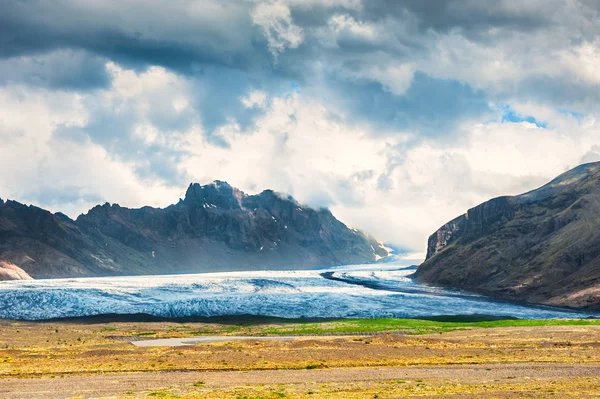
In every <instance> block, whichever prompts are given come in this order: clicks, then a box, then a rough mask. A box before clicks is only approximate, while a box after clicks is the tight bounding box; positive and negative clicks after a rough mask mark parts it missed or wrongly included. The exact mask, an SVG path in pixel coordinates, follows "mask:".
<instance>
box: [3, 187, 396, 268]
mask: <svg viewBox="0 0 600 399" xmlns="http://www.w3.org/2000/svg"><path fill="white" fill-rule="evenodd" d="M386 256H388V252H387V250H386V249H385V248H384V246H383V245H381V244H379V243H378V242H377V241H376V240H375V239H374V238H373V237H371V236H369V235H367V234H365V233H363V232H361V231H359V230H355V229H349V228H348V227H346V226H345V225H344V224H343V223H342V222H340V221H338V220H337V219H336V218H335V217H334V216H333V215H332V214H331V212H330V211H329V210H327V209H319V210H315V209H311V208H309V207H306V206H302V205H300V204H299V203H298V202H296V201H295V200H294V199H293V198H292V197H290V196H287V195H282V194H279V193H276V192H274V191H272V190H265V191H263V192H262V193H260V194H257V195H246V194H245V193H243V192H242V191H240V190H238V189H236V188H233V187H231V186H230V185H229V184H227V183H225V182H221V181H215V182H214V183H212V184H208V185H204V186H201V185H199V184H190V186H189V188H188V189H187V192H186V194H185V198H184V199H183V200H179V202H178V203H177V204H175V205H171V206H168V207H166V208H164V209H158V208H151V207H143V208H140V209H129V208H124V207H121V206H119V205H117V204H113V205H110V204H108V203H106V204H104V205H98V206H96V207H94V208H92V209H91V210H90V211H89V212H88V213H87V214H85V215H81V216H79V217H78V218H77V219H76V220H72V219H70V218H68V217H67V216H66V215H64V214H62V213H55V214H53V213H51V212H48V211H46V210H44V209H41V208H38V207H35V206H26V205H23V204H20V203H18V202H16V201H10V200H9V201H6V202H4V201H2V200H0V260H2V261H6V262H11V263H13V264H14V265H17V266H18V267H20V268H21V269H23V270H24V271H25V272H26V273H27V274H29V275H30V276H31V277H33V278H58V277H84V276H114V275H144V274H170V273H197V272H207V271H228V270H260V269H273V268H279V269H284V268H285V269H289V268H314V267H318V266H332V265H341V264H353V263H368V262H374V261H376V260H378V259H380V258H383V257H386Z"/></svg>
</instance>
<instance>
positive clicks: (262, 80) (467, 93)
mask: <svg viewBox="0 0 600 399" xmlns="http://www.w3.org/2000/svg"><path fill="white" fill-rule="evenodd" d="M269 4H274V3H273V2H271V3H269ZM286 4H288V6H289V9H290V13H291V14H290V15H291V21H284V23H282V26H283V27H284V28H285V27H289V25H290V23H293V24H295V25H297V26H298V27H299V28H301V30H302V35H303V37H302V41H301V43H300V44H299V45H297V46H290V47H291V48H284V49H283V51H279V52H277V57H275V56H274V54H273V49H272V48H270V47H269V39H268V38H267V37H265V34H264V31H263V30H262V29H261V27H260V26H258V25H257V24H256V23H255V21H254V20H253V11H254V7H255V5H256V3H255V2H251V1H243V0H237V1H236V0H224V1H214V2H213V1H201V2H188V1H166V0H164V1H163V0H161V1H154V2H147V1H142V0H124V1H119V2H104V1H85V2H81V1H75V0H57V1H52V2H50V1H45V0H14V1H7V2H4V3H3V7H2V12H0V58H2V59H1V60H0V74H1V75H2V77H0V82H2V83H3V84H11V83H15V82H17V83H18V82H22V83H26V84H30V85H35V86H45V87H49V88H52V89H68V90H85V89H87V88H97V87H106V86H108V85H109V83H110V79H109V77H108V75H107V73H106V69H105V68H103V64H104V63H105V62H106V61H112V62H115V63H117V64H118V65H120V66H121V67H124V68H131V69H134V70H136V71H144V70H145V69H146V68H148V67H150V66H153V65H159V66H162V67H164V68H167V69H169V70H171V71H174V72H176V73H179V74H181V75H185V76H186V78H188V79H189V81H190V85H191V86H192V87H194V94H193V96H192V102H193V104H192V105H193V107H194V110H193V111H186V112H185V113H183V114H179V113H174V112H173V110H172V108H171V106H170V104H169V101H167V100H168V99H160V98H157V99H153V100H152V101H154V102H157V104H155V106H154V107H153V109H154V110H155V111H154V112H153V113H152V115H151V116H150V120H151V122H152V123H153V124H154V125H155V126H156V128H157V129H159V130H164V131H183V130H186V129H187V128H189V127H190V126H191V125H193V124H196V123H199V124H201V125H202V126H203V128H204V131H205V133H206V135H207V136H208V138H209V139H210V140H211V141H212V142H213V143H217V144H219V145H222V146H227V142H226V141H224V140H223V139H222V138H221V137H220V136H219V135H218V132H217V131H218V128H219V127H220V126H223V125H224V124H227V123H232V122H233V123H237V124H238V125H239V126H240V128H241V130H251V127H252V125H253V124H254V123H255V121H256V120H257V118H258V117H259V116H260V115H261V114H262V110H261V109H259V108H248V107H245V106H244V105H243V104H242V103H241V101H240V98H241V97H243V96H244V95H246V94H247V93H248V92H249V91H250V90H263V91H265V92H266V93H267V94H268V95H280V94H282V93H284V92H285V91H286V89H287V90H288V91H289V88H290V84H292V83H293V84H299V85H300V87H301V88H305V89H307V92H308V91H310V92H311V93H316V94H317V96H321V97H323V98H327V97H329V96H331V95H332V94H333V95H334V97H335V98H328V99H327V100H328V101H331V102H333V103H335V104H337V105H340V106H341V107H342V108H343V110H344V111H346V113H347V114H349V115H351V118H352V120H353V121H355V122H359V123H367V124H371V125H373V126H375V127H377V129H376V130H378V131H381V130H386V131H390V130H395V129H400V130H411V131H414V132H416V133H418V135H419V136H425V137H431V136H440V135H448V134H452V132H453V130H454V129H455V128H456V127H457V126H459V125H460V123H461V122H462V121H464V120H466V119H470V118H474V117H476V116H478V115H480V116H483V115H486V114H487V113H488V112H489V111H490V110H489V106H488V105H487V104H488V102H490V101H491V100H498V98H499V97H504V98H508V97H510V98H528V97H529V96H532V95H533V94H532V93H534V92H535V93H536V94H535V96H538V98H539V97H543V101H547V102H555V101H556V98H558V97H557V96H559V95H560V94H561V93H564V94H566V95H567V96H568V97H569V98H574V99H575V98H578V97H579V98H587V97H585V96H588V94H585V93H587V92H589V96H593V93H592V92H593V91H594V90H596V88H597V87H596V86H594V85H592V86H590V85H588V86H587V87H588V88H587V89H586V82H582V83H581V84H576V85H573V84H570V82H569V81H566V80H564V79H562V80H561V79H560V78H558V79H557V78H556V76H550V75H548V76H549V77H546V76H545V75H543V74H538V75H539V76H529V77H527V78H526V80H525V83H524V84H523V85H522V86H521V87H518V88H517V89H516V91H515V89H514V86H513V87H512V88H511V90H512V91H510V92H509V90H507V93H504V91H503V90H502V89H500V90H497V92H496V93H489V92H486V89H485V88H483V89H482V88H478V89H475V88H474V87H471V86H469V83H468V82H465V81H460V82H459V81H458V80H455V79H453V78H451V77H450V78H448V77H444V78H439V77H438V78H436V77H435V76H431V74H428V73H427V72H425V71H419V69H418V68H419V67H416V74H415V75H414V78H413V79H412V81H410V82H408V88H407V90H406V91H405V92H404V93H397V92H396V93H395V92H393V91H390V89H389V87H386V86H385V84H384V83H385V82H383V81H382V79H379V80H378V79H377V77H376V76H375V77H374V76H373V75H372V74H370V71H372V70H373V68H378V67H380V66H381V65H384V66H390V65H392V66H394V65H403V64H411V63H419V62H421V68H423V65H425V66H426V65H427V60H429V62H431V63H435V62H436V61H435V60H436V57H437V56H438V55H439V54H438V53H439V52H440V51H447V50H452V48H450V49H440V48H439V47H438V46H437V45H436V40H439V38H440V37H442V36H443V35H445V34H448V33H449V32H452V33H453V34H456V35H459V36H460V37H465V38H467V39H468V41H469V42H468V44H469V45H475V44H477V45H481V46H483V48H486V49H495V48H496V47H498V46H499V48H498V53H500V54H502V53H507V54H510V51H511V49H510V48H508V49H507V48H503V47H501V46H503V44H502V42H501V40H503V39H505V38H511V37H514V36H515V35H517V36H519V35H521V36H523V38H525V37H529V36H527V35H534V34H535V33H536V32H538V31H541V32H545V30H546V31H548V32H552V33H556V32H558V33H560V32H563V31H564V32H570V33H566V34H565V35H564V37H563V36H560V35H558V33H556V35H558V36H548V37H552V43H555V42H556V43H557V44H556V45H557V46H558V45H572V44H574V43H577V41H578V40H583V39H584V38H588V37H592V38H593V37H594V35H595V34H598V32H600V30H599V28H598V23H597V19H595V17H597V10H598V2H597V1H593V0H582V2H581V3H577V2H566V1H563V0H543V1H542V0H530V1H527V2H522V1H513V0H502V1H496V2H483V1H479V0H429V1H423V0H405V1H393V0H369V1H363V2H362V4H361V6H360V7H352V6H344V5H342V4H341V3H340V4H337V5H333V6H329V5H325V4H311V5H307V4H306V3H304V2H299V1H295V2H291V1H290V2H286ZM337 17H341V18H342V20H341V21H342V23H346V25H344V26H342V25H340V26H337V27H335V26H333V25H332V20H333V19H335V18H337ZM344 18H345V19H344ZM344 21H345V22H344ZM334 22H335V21H334ZM557 24H558V26H560V27H561V29H556V27H557ZM357 27H358V28H360V29H358V28H357ZM361 29H362V30H361ZM553 29H554V30H553ZM267 31H269V32H271V33H272V34H274V35H277V32H276V29H274V28H273V27H272V26H271V27H267ZM561 34H562V33H561ZM519 37H520V36H519ZM531 37H532V45H537V44H538V43H536V42H534V41H533V40H534V39H535V40H540V39H539V38H537V37H534V36H531ZM540 37H541V38H542V39H543V40H544V42H547V41H548V40H546V37H545V36H544V35H541V36H540ZM565 43H566V44H565ZM539 44H543V45H547V43H539ZM463 56H466V57H469V56H470V54H469V53H468V52H467V53H466V55H463ZM527 56H528V55H527V54H526V53H524V54H522V55H521V54H517V55H516V56H515V57H516V59H517V61H516V62H514V60H512V59H511V61H513V62H514V64H515V65H516V66H515V68H519V66H520V65H521V64H520V63H521V62H522V64H523V65H528V60H527ZM449 57H456V56H455V55H452V54H451V55H449ZM518 57H520V58H518ZM424 60H425V61H424ZM456 61H460V60H456ZM473 65H474V67H475V68H477V67H478V65H477V64H476V63H475V59H474V62H473ZM451 67H452V65H451V66H450V68H451ZM452 72H453V71H448V73H447V75H449V76H452ZM383 73H385V71H384V72H383ZM390 79H394V77H393V76H392V77H391V78H390ZM535 82H542V83H543V87H544V88H543V90H539V88H538V87H535ZM476 83H477V82H476ZM484 83H485V82H484ZM471 84H472V82H471ZM474 86H475V85H474ZM483 86H485V84H484V85H483ZM589 87H591V89H590V88H589ZM582 93H584V96H583V97H582ZM494 97H495V98H494ZM163 100H164V101H163ZM500 101H502V98H500ZM595 101H596V99H595V98H593V99H592V100H590V101H589V102H590V103H594V102H595ZM163 102H164V103H163ZM563 102H564V101H563ZM92 109H94V108H93V107H92ZM94 112H98V115H97V116H94V117H93V118H92V120H91V121H89V123H88V128H87V129H86V132H87V133H86V134H88V135H89V136H90V137H91V138H92V139H93V140H94V142H97V143H100V144H102V145H103V146H105V147H106V148H108V149H111V150H114V151H115V152H116V153H118V154H125V153H126V152H128V151H131V154H132V155H131V156H134V155H133V154H137V153H138V152H136V148H137V147H138V146H139V143H138V142H137V140H139V139H138V138H129V136H131V135H132V133H131V132H132V126H133V124H134V121H135V120H136V118H137V117H138V116H137V115H135V113H133V112H132V113H131V114H126V116H122V115H115V114H114V112H113V111H111V110H104V111H103V110H95V111H94ZM138 151H139V150H138ZM152 154H154V152H151V153H145V152H143V153H142V154H141V156H144V157H148V159H152ZM123 156H124V155H123ZM167 158H168V157H167ZM159 159H163V158H159ZM149 162H150V161H149ZM159 163H160V162H158V161H157V162H156V164H159ZM150 164H152V162H150ZM172 170H173V169H172V168H171V169H169V170H168V171H161V172H160V173H161V174H162V175H164V176H170V173H171V174H172Z"/></svg>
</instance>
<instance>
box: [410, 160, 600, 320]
mask: <svg viewBox="0 0 600 399" xmlns="http://www.w3.org/2000/svg"><path fill="white" fill-rule="evenodd" d="M598 215H600V163H591V164H585V165H581V166H579V167H577V168H575V169H573V170H571V171H569V172H566V173H564V174H562V175H561V176H559V177H557V178H556V179H554V180H553V181H551V182H550V183H548V184H547V185H545V186H543V187H541V188H539V189H537V190H533V191H531V192H528V193H526V194H523V195H519V196H513V197H499V198H495V199H492V200H490V201H488V202H485V203H483V204H481V205H479V206H477V207H475V208H473V209H470V210H468V211H467V213H466V214H464V215H461V216H459V217H457V218H456V219H454V220H452V221H450V222H448V223H447V224H445V225H444V226H442V227H441V228H440V229H439V230H438V231H436V232H435V233H433V234H432V235H431V236H430V237H429V240H428V248H427V258H426V260H425V262H424V263H423V264H421V265H420V266H419V268H418V269H417V272H416V273H415V277H416V278H417V279H418V280H420V281H423V282H428V283H433V284H440V285H445V286H451V287H455V288H460V289H465V290H471V291H476V292H480V293H484V294H487V295H492V296H497V297H501V298H507V299H511V300H517V301H524V302H530V303H537V304H547V305H557V306H568V307H573V308H582V309H594V310H600V233H599V232H600V218H599V217H598Z"/></svg>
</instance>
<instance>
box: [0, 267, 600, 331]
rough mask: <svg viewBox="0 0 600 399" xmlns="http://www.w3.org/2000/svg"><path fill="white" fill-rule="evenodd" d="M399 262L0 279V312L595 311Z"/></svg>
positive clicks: (564, 314) (523, 314) (328, 314)
mask: <svg viewBox="0 0 600 399" xmlns="http://www.w3.org/2000/svg"><path fill="white" fill-rule="evenodd" d="M413 272H414V270H413V269H407V268H406V265H402V263H401V262H396V263H384V264H375V265H355V266H345V267H337V268H332V269H327V270H311V271H255V272H229V273H209V274H188V275H170V276H142V277H105V278H74V279H57V280H35V281H7V282H0V318H2V319H21V320H43V319H51V318H62V317H77V316H91V315H100V314H114V313H119V314H138V313H146V314H150V315H155V316H163V317H187V316H224V315H257V316H276V317H286V318H298V317H308V318H317V317H324V318H337V317H351V318H372V317H419V316H433V315H456V314H461V315H466V314H485V315H495V316H513V317H519V318H524V319H547V318H575V317H587V316H590V315H592V314H590V313H585V312H570V311H566V310H560V309H552V308H542V307H533V306H523V305H516V304H513V303H507V302H500V301H494V300H491V299H486V298H484V297H481V296H477V295H473V294H466V293H462V292H455V291H451V290H446V289H441V288H435V287H430V286H426V285H423V284H419V283H416V282H415V281H413V280H412V279H410V278H409V277H408V276H409V275H410V274H412V273H413Z"/></svg>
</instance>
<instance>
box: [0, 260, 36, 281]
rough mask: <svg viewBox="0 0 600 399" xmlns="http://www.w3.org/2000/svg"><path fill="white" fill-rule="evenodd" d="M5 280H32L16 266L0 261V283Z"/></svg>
mask: <svg viewBox="0 0 600 399" xmlns="http://www.w3.org/2000/svg"><path fill="white" fill-rule="evenodd" d="M7 280H32V278H31V276H30V275H29V274H27V273H26V272H25V271H24V270H23V269H21V268H20V267H18V266H17V265H14V264H12V263H10V262H4V261H1V260H0V281H7Z"/></svg>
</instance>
